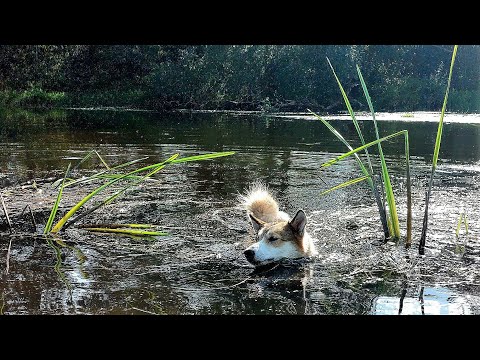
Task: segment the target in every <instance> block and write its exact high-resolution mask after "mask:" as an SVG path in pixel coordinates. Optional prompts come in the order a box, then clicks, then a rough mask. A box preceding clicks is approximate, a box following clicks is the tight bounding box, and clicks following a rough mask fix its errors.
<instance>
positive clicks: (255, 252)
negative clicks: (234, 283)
mask: <svg viewBox="0 0 480 360" xmlns="http://www.w3.org/2000/svg"><path fill="white" fill-rule="evenodd" d="M249 216H250V221H251V222H252V225H253V228H254V229H255V231H256V232H257V239H256V240H257V242H256V243H254V244H253V245H251V246H249V247H248V248H247V249H245V251H244V252H243V253H244V255H245V257H246V258H247V260H248V261H249V262H250V263H252V264H254V265H265V264H268V263H271V262H275V261H279V260H281V259H298V258H302V257H305V256H306V251H305V249H304V248H303V237H304V236H305V225H306V224H307V218H306V216H305V213H304V212H303V210H298V211H297V213H296V214H295V216H294V217H293V219H292V220H290V221H280V222H275V223H267V222H265V221H262V220H260V219H257V218H256V217H255V216H253V215H252V214H249Z"/></svg>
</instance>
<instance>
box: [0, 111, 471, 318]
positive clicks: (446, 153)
mask: <svg viewBox="0 0 480 360" xmlns="http://www.w3.org/2000/svg"><path fill="white" fill-rule="evenodd" d="M422 116H423V115H422V114H415V118H413V119H411V118H408V119H405V118H402V117H401V116H400V114H399V115H398V116H395V115H391V114H390V120H384V121H381V122H380V124H379V125H380V130H381V135H387V134H390V133H392V132H394V131H398V130H402V129H408V130H409V133H410V154H411V157H412V158H411V166H412V187H413V192H414V193H413V202H414V207H413V215H414V231H413V246H412V249H410V250H409V251H405V250H404V249H403V240H401V241H400V242H399V243H397V244H394V243H388V244H387V245H381V246H378V245H375V243H376V240H381V238H382V231H381V225H380V222H379V220H378V212H377V208H376V206H375V204H374V201H373V199H372V196H371V194H370V192H369V189H368V187H367V185H366V184H363V183H360V184H357V185H355V186H351V187H348V188H345V189H341V190H338V191H335V192H332V193H330V194H328V195H326V196H323V197H321V196H319V194H320V192H321V191H323V190H325V189H327V185H325V183H327V184H328V186H334V185H336V184H340V183H342V182H344V181H346V180H348V179H352V178H354V177H358V176H360V172H359V170H358V168H357V165H356V163H355V162H354V161H353V160H349V159H347V160H344V161H342V162H340V163H338V164H336V165H334V166H332V167H329V168H327V169H324V170H321V169H320V165H321V164H322V163H323V162H325V161H327V160H330V159H331V158H333V157H335V156H337V155H339V154H340V153H341V152H343V151H344V150H345V149H344V147H343V145H342V144H341V143H339V141H338V140H336V139H335V138H334V137H333V135H331V134H330V133H329V131H328V130H327V129H326V128H325V126H324V125H322V124H321V123H320V122H319V121H315V120H312V119H309V118H307V117H299V118H290V117H274V116H270V117H269V116H261V115H258V114H235V113H230V114H227V113H172V114H158V113H145V112H119V111H73V110H72V111H56V112H54V113H35V114H34V113H31V112H26V111H17V112H5V111H3V112H1V111H0V185H1V188H2V195H3V196H4V198H5V203H6V206H7V209H8V210H9V213H10V216H11V218H12V222H13V223H14V229H15V227H17V228H16V229H15V233H14V234H13V235H9V234H8V231H7V228H6V224H5V220H4V218H3V211H0V213H1V214H2V218H1V220H0V227H1V228H2V229H3V232H2V235H0V270H1V271H2V278H1V279H2V281H1V283H0V312H2V313H5V314H77V313H78V314H80V313H87V314H125V313H127V314H142V313H156V314H374V313H377V314H387V313H388V314H390V313H392V314H393V313H395V314H397V313H399V311H400V310H401V311H400V312H401V313H403V314H407V313H425V314H431V313H473V314H478V313H480V308H479V306H480V297H479V295H480V279H479V276H480V272H479V270H478V263H479V260H480V259H479V257H478V255H479V254H480V246H479V245H480V244H479V243H478V234H479V232H478V226H479V219H478V217H479V216H478V215H479V214H480V205H479V204H478V203H479V202H478V200H479V196H478V195H479V192H478V183H479V182H478V180H479V175H480V126H479V121H478V120H479V119H478V118H475V117H471V121H465V120H464V119H463V118H462V119H463V120H462V119H461V120H459V121H456V117H455V116H453V115H450V118H449V115H447V119H450V121H451V122H448V123H447V124H446V125H445V128H444V133H443V141H442V147H441V151H440V158H441V160H440V162H439V167H438V172H437V174H436V182H435V184H436V185H435V189H434V192H433V195H432V202H431V206H430V222H429V224H430V228H429V236H428V238H427V254H426V256H425V257H419V256H418V255H417V254H416V253H417V252H416V248H417V246H418V239H419V237H420V231H421V221H422V216H423V206H424V202H423V197H424V191H425V185H426V182H427V178H428V176H429V171H430V163H431V157H432V151H433V144H434V142H435V135H436V130H437V123H436V122H432V121H426V120H425V119H424V118H423V117H422ZM339 118H340V117H339ZM469 119H470V118H469ZM404 120H408V122H406V121H404ZM332 125H334V126H335V127H336V128H337V129H338V130H339V131H340V132H341V133H342V134H344V135H345V137H346V138H347V139H348V140H349V141H351V143H352V145H354V146H356V145H358V139H357V137H356V133H355V129H354V127H353V124H352V123H351V121H347V120H343V119H341V120H332ZM362 126H363V130H364V134H365V137H366V138H367V139H370V140H371V139H373V138H374V135H373V134H374V133H373V127H372V124H371V122H367V121H365V122H362ZM403 146H404V144H403V139H400V138H399V139H397V140H393V141H391V142H389V143H388V144H385V145H384V152H385V153H386V154H387V155H388V156H387V163H388V166H389V169H390V171H391V175H392V181H393V185H394V189H395V195H396V199H397V205H398V210H399V217H400V220H401V230H402V234H404V233H405V218H406V204H405V203H406V196H405V166H404V161H405V160H404V157H403ZM91 149H96V150H97V151H98V152H99V153H100V154H101V155H102V156H103V157H104V158H105V160H106V161H107V162H108V163H109V164H118V163H122V162H126V161H129V160H133V159H137V158H141V157H144V156H148V157H149V159H148V160H146V161H144V162H143V163H144V164H153V163H155V162H159V161H161V160H164V159H166V158H168V157H169V156H171V155H172V154H174V153H180V154H181V155H182V156H183V155H185V156H187V155H195V154H201V153H205V152H213V151H235V152H236V154H235V155H233V156H231V157H225V158H220V159H215V160H211V161H204V162H197V163H188V164H177V165H172V166H170V167H167V168H165V169H164V170H162V172H161V173H158V175H156V178H157V179H158V180H159V181H156V182H148V183H146V184H144V185H142V186H139V187H138V188H136V189H135V190H132V191H130V192H128V193H127V194H126V195H125V196H124V197H123V198H122V199H121V200H119V201H118V202H117V203H114V204H112V205H109V206H107V207H105V208H104V209H101V210H99V212H98V213H95V216H93V217H90V218H89V219H88V220H89V221H97V222H102V221H104V222H117V223H122V222H123V223H131V222H137V223H154V224H159V225H160V227H161V228H163V229H165V230H166V231H168V232H169V236H166V237H158V238H156V239H154V240H148V239H138V238H131V237H128V236H119V235H100V234H95V235H93V234H90V233H87V232H85V231H84V230H81V229H78V228H75V227H71V228H68V229H67V230H66V231H65V233H63V234H62V235H61V241H46V240H45V239H43V238H42V237H33V236H28V235H27V234H28V233H33V232H34V231H35V230H34V229H33V225H29V221H30V220H29V217H28V216H26V214H25V213H24V214H23V215H21V213H22V210H23V209H24V207H25V205H26V204H29V205H30V206H31V208H32V210H33V213H34V214H35V218H36V220H37V222H38V223H39V224H44V223H45V222H46V219H47V217H48V213H49V211H50V208H51V205H52V204H53V200H54V198H55V196H56V191H55V190H53V189H52V188H51V182H45V183H43V182H42V179H46V178H51V177H60V176H62V174H63V172H64V170H65V169H66V167H67V165H68V163H69V162H73V163H75V162H77V161H78V160H79V159H80V158H82V157H83V156H84V155H85V154H86V153H87V152H88V151H89V150H91ZM372 152H373V153H374V154H375V151H374V150H373V149H372ZM374 157H375V156H374ZM143 163H142V164H143ZM98 168H100V164H99V161H98V160H95V159H91V160H89V161H88V162H87V163H86V164H85V166H84V168H83V169H84V170H83V171H85V173H88V172H89V171H90V172H91V171H93V169H98ZM375 169H378V166H375ZM78 174H82V170H81V171H80V172H79V173H78ZM34 179H35V180H36V181H37V188H33V187H32V186H29V182H30V183H31V181H32V180H34ZM321 179H323V181H324V182H325V183H324V182H323V181H322V180H321ZM254 180H262V181H264V182H265V183H267V184H268V185H269V187H270V188H271V189H272V190H273V192H274V193H275V195H276V196H277V198H278V200H279V201H280V203H281V207H282V209H283V210H284V211H286V212H288V213H290V214H293V213H294V212H295V211H296V210H297V209H299V208H302V209H304V210H305V212H306V213H307V217H308V225H307V226H308V228H309V231H310V232H311V233H312V235H313V236H314V237H315V238H316V239H317V240H316V246H317V249H318V250H319V253H320V254H319V256H318V258H315V259H313V260H312V261H308V262H304V263H295V264H293V263H289V264H284V265H281V266H277V267H274V268H273V269H259V270H257V271H254V269H253V267H252V266H251V265H249V264H248V263H247V261H246V260H245V259H244V257H243V254H242V250H243V249H244V248H245V247H246V246H247V244H248V243H249V242H250V241H251V239H252V235H253V234H252V231H251V229H250V225H249V224H248V223H247V221H246V217H245V214H244V213H243V211H242V210H241V209H239V208H238V206H237V205H238V204H237V195H238V193H239V192H243V191H244V189H245V188H246V187H248V185H249V184H250V183H251V182H252V181H254ZM88 189H91V188H88V187H87V189H83V188H75V189H71V190H66V193H65V194H64V200H63V201H62V204H61V208H60V211H61V212H65V211H66V210H67V209H68V208H69V207H71V206H72V205H73V204H74V203H75V200H76V201H78V200H79V199H80V198H81V197H82V196H84V195H86V194H87V193H88ZM462 212H465V213H466V214H467V218H468V225H469V227H468V235H466V234H465V229H464V228H462V230H461V232H460V236H459V238H458V239H457V238H456V236H455V229H456V226H457V220H458V217H459V216H460V214H461V213H462ZM10 240H12V242H11V249H10V261H9V273H8V274H5V268H6V261H5V259H6V257H7V249H8V246H9V242H10Z"/></svg>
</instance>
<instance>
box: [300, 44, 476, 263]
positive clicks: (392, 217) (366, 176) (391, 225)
mask: <svg viewBox="0 0 480 360" xmlns="http://www.w3.org/2000/svg"><path fill="white" fill-rule="evenodd" d="M456 53H457V45H455V47H454V49H453V54H452V60H451V64H450V72H449V77H448V84H447V90H446V93H445V98H444V102H443V107H442V112H441V116H440V122H439V125H438V131H437V138H436V142H435V148H434V155H433V161H432V172H431V176H430V182H429V188H428V191H427V193H426V203H425V215H424V221H423V228H422V236H421V238H420V245H419V254H423V253H424V247H425V236H426V230H427V222H428V203H429V199H430V192H431V188H432V183H433V175H434V173H435V169H436V166H437V161H438V153H439V150H440V143H441V137H442V129H443V118H444V115H445V109H446V104H447V100H448V93H449V89H450V83H451V78H452V69H453V64H454V62H455V56H456ZM327 61H328V64H329V65H330V68H331V69H332V72H333V75H334V77H335V79H336V81H337V84H338V86H339V88H340V91H341V93H342V96H343V99H344V102H345V105H346V107H347V110H348V112H349V114H350V116H351V118H352V121H353V123H354V125H355V129H356V130H357V133H358V136H359V138H360V141H361V143H362V146H360V147H357V148H356V149H353V148H352V146H351V145H350V144H349V143H348V142H347V141H346V140H345V138H344V137H343V136H342V135H341V134H340V133H339V132H338V131H337V130H336V129H335V128H334V127H333V126H332V125H331V124H330V123H329V122H328V121H326V120H325V119H322V118H321V117H320V116H319V115H317V114H316V113H314V112H313V111H311V110H309V109H308V111H309V112H310V113H312V114H313V115H314V116H315V117H316V118H317V119H319V120H321V121H322V122H323V124H324V125H325V126H326V127H327V128H328V129H329V130H330V131H331V132H332V133H333V134H334V135H335V136H336V137H337V138H338V139H339V140H340V141H342V142H343V143H344V144H345V145H346V146H347V148H348V149H349V150H350V151H349V152H347V153H345V154H343V155H341V156H339V157H337V158H335V159H333V160H330V161H327V162H326V163H324V164H322V165H321V166H322V167H327V166H330V165H332V164H334V163H336V162H338V161H340V160H342V159H344V158H346V157H349V156H351V155H354V156H355V160H356V161H357V163H358V165H359V166H360V168H361V170H362V173H363V176H361V177H358V178H356V179H352V180H348V181H346V182H344V183H342V184H340V185H337V186H335V187H333V188H330V189H328V190H326V191H323V192H322V193H321V195H324V194H327V193H329V192H330V191H333V190H337V189H340V188H343V187H346V186H350V185H353V184H356V183H359V182H361V181H364V180H366V181H367V182H368V184H369V185H370V188H371V190H372V192H373V194H374V197H375V200H376V203H377V206H378V209H379V214H380V220H381V222H382V226H383V230H384V233H385V240H388V239H389V238H394V239H399V238H400V226H399V220H398V213H397V209H396V202H395V197H394V193H393V187H392V184H391V181H390V176H389V174H388V168H387V165H386V162H385V156H384V154H383V149H382V146H381V143H382V142H383V141H387V140H390V139H392V138H394V137H397V136H400V135H403V136H404V141H405V163H406V182H407V184H406V185H407V231H406V241H405V246H406V247H407V248H408V247H410V245H411V240H412V210H411V208H412V200H411V179H410V165H409V157H410V156H409V139H408V131H407V130H402V131H398V132H396V133H394V134H391V135H388V136H385V137H382V138H380V137H379V131H378V125H377V121H376V119H375V111H374V108H373V104H372V101H371V98H370V95H369V93H368V89H367V86H366V84H365V80H364V79H363V76H362V73H361V71H360V68H359V67H358V65H357V73H358V77H359V79H360V83H361V85H362V89H363V92H364V95H365V98H366V100H367V103H368V107H369V109H370V112H371V115H372V119H373V123H374V128H375V136H376V139H377V140H375V141H372V142H370V143H368V144H365V140H364V137H363V134H362V132H361V129H360V127H359V125H358V122H357V120H356V118H355V113H354V112H353V109H352V107H351V104H350V101H349V100H348V97H347V95H346V93H345V91H344V89H343V87H342V84H341V82H340V80H339V78H338V76H337V74H336V73H335V70H334V68H333V66H332V64H331V62H330V60H329V59H328V58H327ZM373 145H377V146H378V152H379V158H380V162H381V169H382V172H381V183H382V185H383V186H382V195H383V196H382V199H380V197H379V195H378V189H377V185H376V184H375V180H374V179H375V177H374V173H373V167H372V165H371V161H370V156H369V154H368V151H367V149H368V148H369V147H371V146H373ZM363 150H364V151H365V155H366V157H367V162H368V169H367V167H366V166H365V164H364V163H363V162H362V160H361V158H360V157H359V155H358V154H357V153H358V152H360V151H363ZM383 199H386V203H387V206H388V215H389V216H388V218H387V217H386V208H385V201H384V200H383ZM382 200H383V201H382ZM465 225H466V223H465ZM467 226H468V225H466V227H467Z"/></svg>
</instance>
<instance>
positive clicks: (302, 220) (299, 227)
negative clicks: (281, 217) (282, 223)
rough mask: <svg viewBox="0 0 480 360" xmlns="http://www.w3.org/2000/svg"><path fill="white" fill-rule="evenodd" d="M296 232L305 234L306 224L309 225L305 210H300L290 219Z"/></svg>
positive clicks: (301, 234)
mask: <svg viewBox="0 0 480 360" xmlns="http://www.w3.org/2000/svg"><path fill="white" fill-rule="evenodd" d="M289 224H290V226H291V227H292V230H293V232H294V233H296V234H298V235H300V236H303V234H305V225H307V216H306V215H305V212H304V211H303V210H298V211H297V213H296V214H295V216H294V217H293V219H292V220H290V221H289Z"/></svg>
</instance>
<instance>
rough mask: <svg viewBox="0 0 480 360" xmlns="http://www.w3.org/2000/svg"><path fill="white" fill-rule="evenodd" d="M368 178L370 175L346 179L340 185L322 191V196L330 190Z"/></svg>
mask: <svg viewBox="0 0 480 360" xmlns="http://www.w3.org/2000/svg"><path fill="white" fill-rule="evenodd" d="M367 179H368V176H361V177H358V178H355V179H352V180H349V181H345V182H344V183H341V184H340V185H337V186H334V187H332V188H330V189H328V190H325V191H323V192H321V193H320V196H323V195H325V194H328V193H329V192H332V191H334V190H338V189H341V188H344V187H347V186H350V185H353V184H356V183H359V182H361V181H364V180H367Z"/></svg>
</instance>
